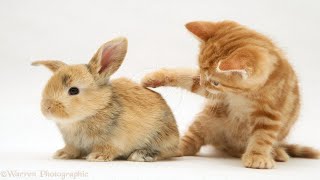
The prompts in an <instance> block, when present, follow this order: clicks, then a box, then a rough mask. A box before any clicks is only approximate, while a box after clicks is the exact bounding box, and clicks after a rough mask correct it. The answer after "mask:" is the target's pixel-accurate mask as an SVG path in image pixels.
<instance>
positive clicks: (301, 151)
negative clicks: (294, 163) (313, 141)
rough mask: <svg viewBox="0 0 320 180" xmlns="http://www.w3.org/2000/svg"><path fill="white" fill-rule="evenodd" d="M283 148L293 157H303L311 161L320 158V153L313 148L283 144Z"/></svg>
mask: <svg viewBox="0 0 320 180" xmlns="http://www.w3.org/2000/svg"><path fill="white" fill-rule="evenodd" d="M281 147H283V148H284V149H285V150H286V152H287V153H288V154H289V156H291V157H301V158H310V159H319V158H320V151H319V150H317V149H314V148H312V147H307V146H301V145H297V144H282V145H281Z"/></svg>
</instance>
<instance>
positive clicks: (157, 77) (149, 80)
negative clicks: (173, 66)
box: [141, 69, 174, 88]
mask: <svg viewBox="0 0 320 180" xmlns="http://www.w3.org/2000/svg"><path fill="white" fill-rule="evenodd" d="M173 81H174V80H173V78H171V77H169V75H168V73H167V72H166V70H165V69H161V70H159V71H156V72H152V73H149V74H147V75H145V76H144V78H143V79H142V81H141V85H142V86H143V87H152V88H156V87H160V86H165V85H168V84H170V83H171V82H173Z"/></svg>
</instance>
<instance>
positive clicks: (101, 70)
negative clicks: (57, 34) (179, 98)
mask: <svg viewBox="0 0 320 180" xmlns="http://www.w3.org/2000/svg"><path fill="white" fill-rule="evenodd" d="M126 51H127V40H126V39H125V38H117V39H114V40H112V41H109V42H107V43H105V44H103V45H102V46H101V47H100V48H99V50H98V51H97V53H96V54H95V55H94V57H93V58H92V59H91V61H90V62H89V63H88V64H87V65H66V64H65V63H63V62H61V61H36V62H34V63H33V65H44V66H46V67H47V68H49V69H50V70H51V71H52V72H53V73H54V74H53V76H52V77H51V79H50V80H49V82H48V83H47V85H46V87H45V89H44V91H43V98H42V103H41V110H42V112H43V114H44V115H45V116H46V117H47V118H49V119H53V120H54V121H55V122H56V124H57V126H58V128H59V130H60V132H61V133H62V136H63V139H64V141H65V144H66V145H65V147H64V148H63V149H61V150H58V151H57V152H56V154H55V155H54V157H55V158H58V159H73V158H82V157H85V156H86V158H87V160H89V161H111V160H114V159H115V158H126V159H128V160H132V161H155V160H157V159H164V158H169V157H172V156H176V155H177V147H178V143H179V133H178V129H177V125H176V122H175V119H174V116H173V114H172V112H171V110H170V108H169V107H168V105H167V104H166V102H165V100H164V99H163V98H162V97H161V95H159V94H158V93H156V92H154V91H152V90H149V89H146V88H143V87H141V86H140V85H138V84H136V83H134V82H132V81H130V80H128V79H126V78H119V79H116V80H112V81H109V77H110V75H112V74H113V73H114V72H115V71H116V70H117V69H118V68H119V67H120V65H121V63H122V61H123V59H124V57H125V54H126ZM72 87H75V88H77V89H78V90H79V92H78V94H73V95H72V94H71V95H70V91H71V90H70V89H71V88H72ZM71 93H72V92H71ZM73 93H76V92H73Z"/></svg>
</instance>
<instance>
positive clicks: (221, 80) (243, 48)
mask: <svg viewBox="0 0 320 180" xmlns="http://www.w3.org/2000/svg"><path fill="white" fill-rule="evenodd" d="M186 27H187V29H188V30H189V31H191V32H192V33H193V34H194V35H196V36H197V37H198V38H199V39H200V41H201V45H200V55H199V67H200V68H199V70H196V69H162V70H159V71H157V72H154V73H151V74H148V75H146V76H145V78H144V79H143V80H142V84H143V85H144V86H146V87H158V86H174V87H181V88H184V89H187V90H189V91H191V92H194V93H196V94H199V95H201V96H204V97H205V98H206V99H207V103H206V105H205V107H204V109H203V110H202V112H200V113H199V114H198V116H197V117H196V119H195V120H194V122H193V124H192V125H191V126H190V128H189V131H188V132H187V133H186V134H185V136H184V137H183V138H182V140H181V143H180V150H181V152H182V153H183V154H184V155H194V154H196V153H197V152H198V151H199V149H200V147H201V146H202V145H205V144H210V145H213V146H214V147H215V148H217V149H219V150H222V151H224V152H227V153H228V154H230V155H232V156H235V157H242V162H243V164H244V166H245V167H249V168H272V167H274V165H275V163H274V160H276V161H287V160H288V158H289V156H288V155H290V156H294V157H306V158H318V157H319V151H317V150H314V149H312V148H309V147H302V146H298V145H287V144H285V142H284V139H285V137H286V136H287V134H288V133H289V131H290V129H291V127H292V125H293V124H294V122H295V121H296V120H297V117H298V114H299V109H300V95H299V87H298V80H297V77H296V74H295V72H294V70H293V69H292V67H291V66H290V64H289V63H288V61H287V59H286V58H285V56H284V55H283V53H282V52H281V50H280V49H278V48H277V47H276V46H275V45H274V43H273V42H272V41H271V40H270V39H268V38H267V37H265V36H264V35H262V34H259V33H257V32H255V31H253V30H250V29H248V28H246V27H244V26H242V25H240V24H238V23H235V22H231V21H223V22H191V23H188V24H187V25H186Z"/></svg>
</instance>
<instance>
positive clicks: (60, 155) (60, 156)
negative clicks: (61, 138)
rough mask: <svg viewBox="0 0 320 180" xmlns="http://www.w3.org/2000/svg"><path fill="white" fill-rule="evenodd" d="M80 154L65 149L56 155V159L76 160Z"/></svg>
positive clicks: (54, 156)
mask: <svg viewBox="0 0 320 180" xmlns="http://www.w3.org/2000/svg"><path fill="white" fill-rule="evenodd" d="M79 155H80V153H78V152H70V151H66V150H65V149H60V150H58V151H57V152H56V153H54V155H53V158H54V159H76V158H78V157H79Z"/></svg>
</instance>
